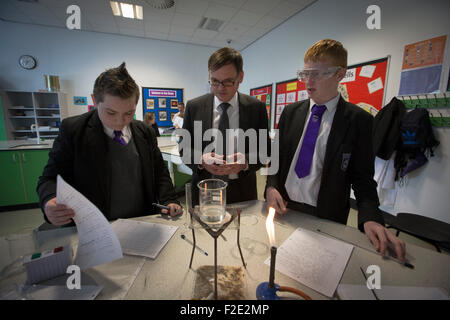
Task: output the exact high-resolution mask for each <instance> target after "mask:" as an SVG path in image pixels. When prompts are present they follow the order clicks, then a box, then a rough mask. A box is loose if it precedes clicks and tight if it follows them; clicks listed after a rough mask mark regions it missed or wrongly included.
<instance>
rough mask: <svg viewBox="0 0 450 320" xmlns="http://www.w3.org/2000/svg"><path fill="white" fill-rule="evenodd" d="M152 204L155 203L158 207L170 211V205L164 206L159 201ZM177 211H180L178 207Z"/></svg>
mask: <svg viewBox="0 0 450 320" xmlns="http://www.w3.org/2000/svg"><path fill="white" fill-rule="evenodd" d="M152 205H154V206H155V207H157V208H160V209H167V210H168V211H170V207H169V206H163V205H162V204H159V203H152ZM175 212H178V209H175Z"/></svg>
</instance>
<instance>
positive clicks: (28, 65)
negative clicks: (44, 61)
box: [19, 54, 36, 70]
mask: <svg viewBox="0 0 450 320" xmlns="http://www.w3.org/2000/svg"><path fill="white" fill-rule="evenodd" d="M19 65H20V66H21V67H22V68H24V69H27V70H31V69H34V68H36V59H35V58H34V57H32V56H30V55H26V54H24V55H22V56H20V58H19Z"/></svg>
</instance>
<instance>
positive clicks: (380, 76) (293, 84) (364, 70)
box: [275, 56, 390, 128]
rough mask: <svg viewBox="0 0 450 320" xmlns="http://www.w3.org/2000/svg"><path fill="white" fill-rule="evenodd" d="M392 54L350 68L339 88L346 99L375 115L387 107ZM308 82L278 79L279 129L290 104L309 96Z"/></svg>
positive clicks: (277, 117)
mask: <svg viewBox="0 0 450 320" xmlns="http://www.w3.org/2000/svg"><path fill="white" fill-rule="evenodd" d="M389 59H390V57H389V56H388V57H386V58H382V59H377V60H372V61H368V62H364V63H359V64H354V65H351V66H348V67H347V72H346V74H345V77H344V79H342V81H341V82H340V84H339V87H338V91H339V92H340V94H341V96H342V97H343V98H344V99H345V100H346V101H349V102H351V103H353V104H356V105H357V106H359V107H361V108H362V109H364V110H365V111H367V112H368V113H370V114H372V115H373V116H375V115H376V114H377V113H378V111H379V110H380V109H381V108H382V107H383V106H384V99H385V88H386V84H387V75H388V69H389ZM308 98H309V97H308V93H307V91H306V87H305V83H304V82H301V81H298V79H291V80H287V81H283V82H278V83H277V84H276V87H275V128H278V122H279V121H280V116H281V113H282V112H283V109H284V107H285V106H286V105H288V104H291V103H294V102H297V101H301V100H306V99H308Z"/></svg>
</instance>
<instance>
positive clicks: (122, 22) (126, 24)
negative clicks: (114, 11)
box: [114, 17, 144, 30]
mask: <svg viewBox="0 0 450 320" xmlns="http://www.w3.org/2000/svg"><path fill="white" fill-rule="evenodd" d="M114 19H115V21H116V23H117V26H118V27H119V29H122V28H130V29H142V30H144V22H143V21H142V20H138V19H130V18H124V17H114Z"/></svg>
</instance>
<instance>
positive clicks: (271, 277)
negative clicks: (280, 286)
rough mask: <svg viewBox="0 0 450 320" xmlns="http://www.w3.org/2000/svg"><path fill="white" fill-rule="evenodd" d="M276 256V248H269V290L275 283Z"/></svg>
mask: <svg viewBox="0 0 450 320" xmlns="http://www.w3.org/2000/svg"><path fill="white" fill-rule="evenodd" d="M276 256H277V247H270V273H269V288H273V287H274V282H275V258H276Z"/></svg>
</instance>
